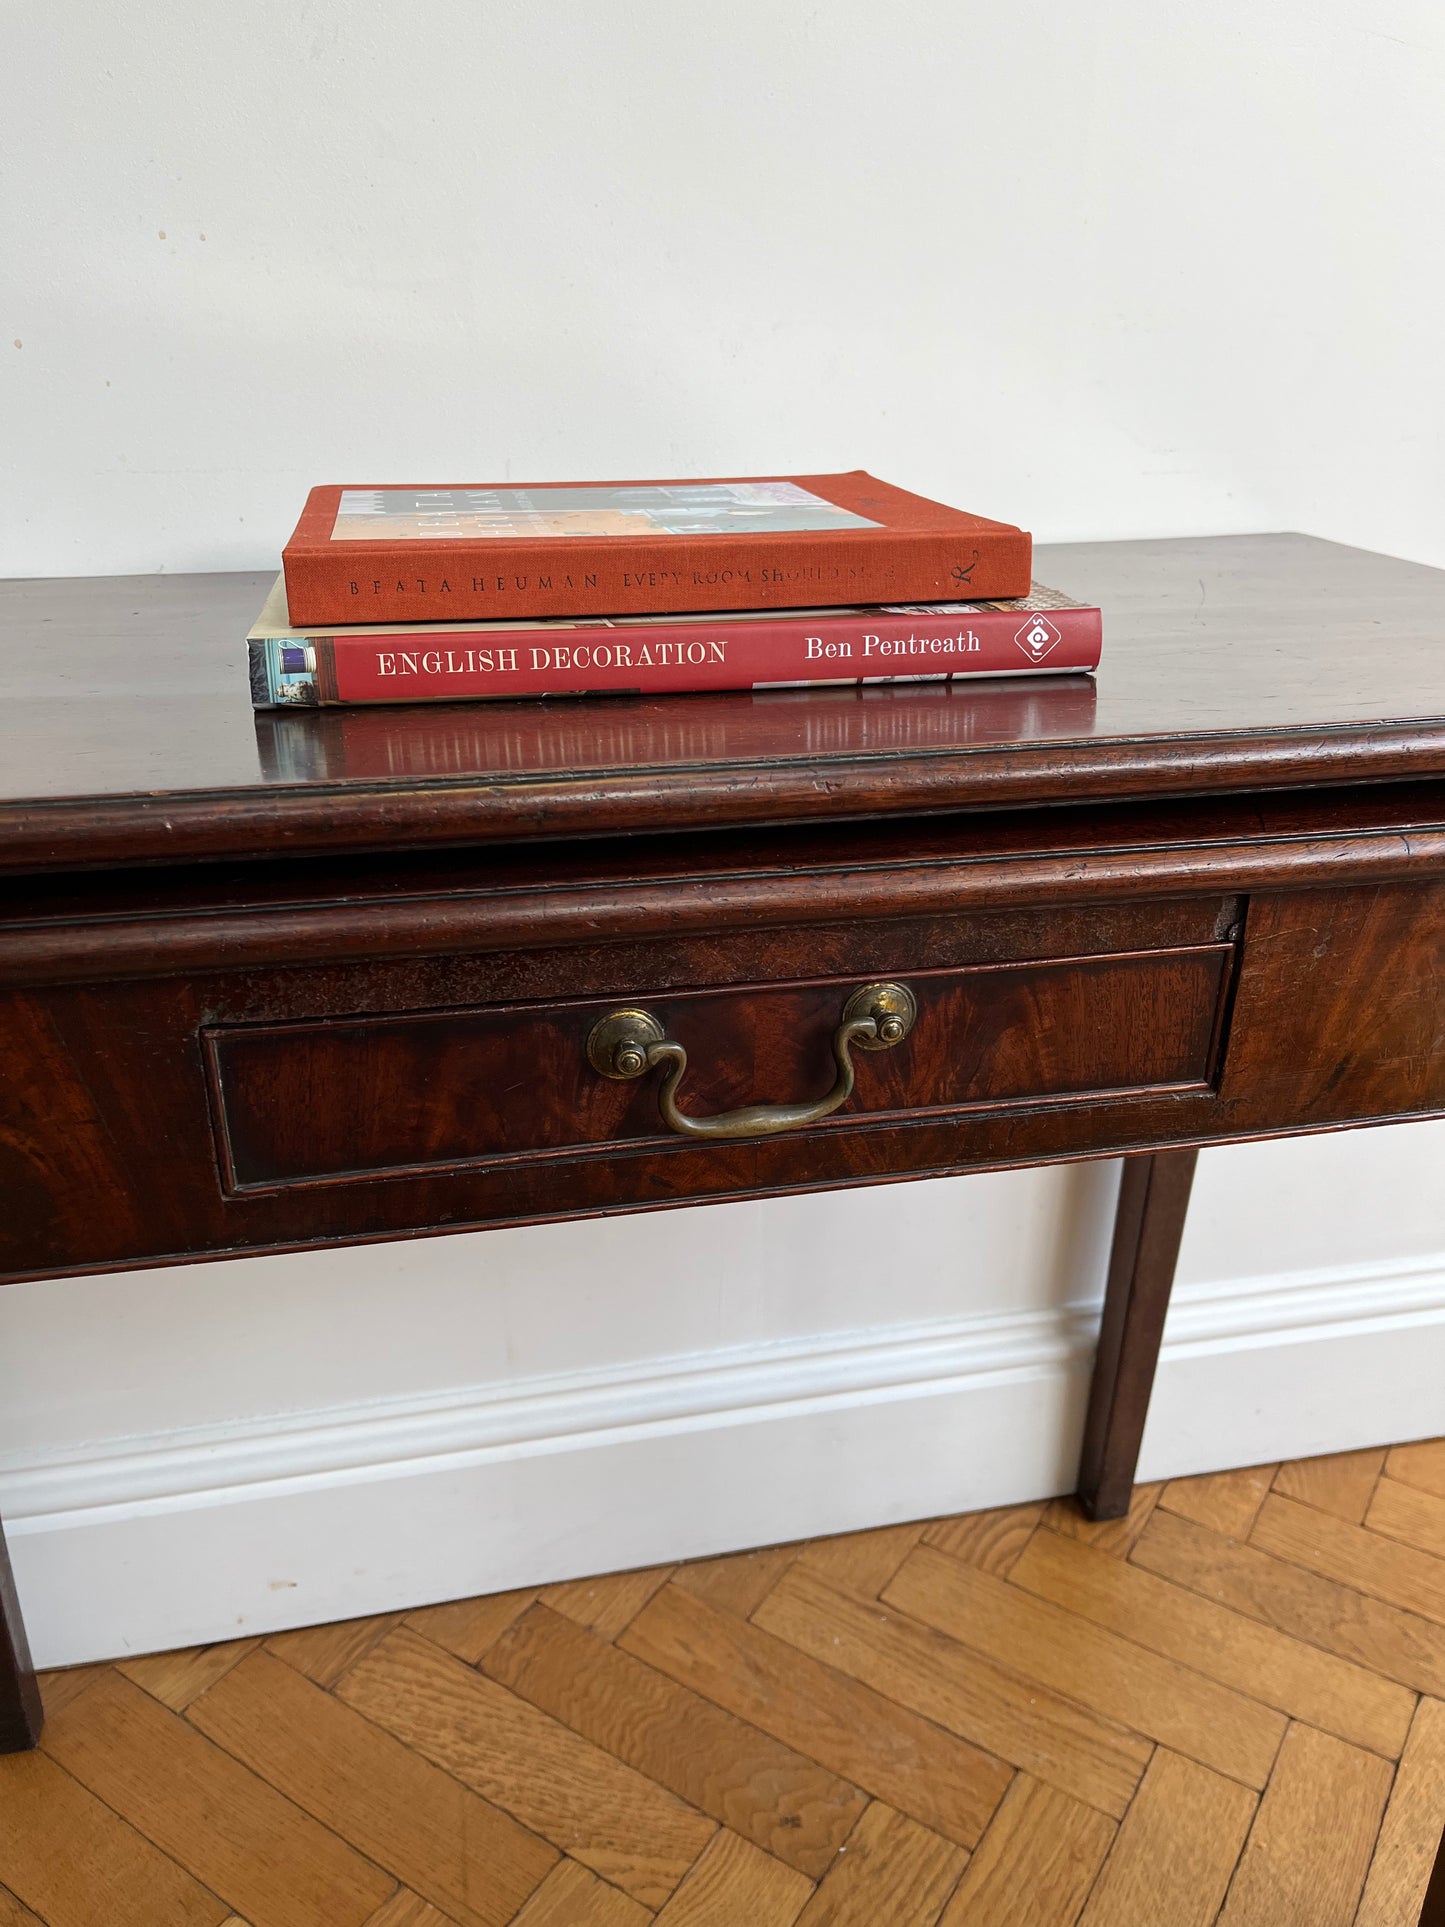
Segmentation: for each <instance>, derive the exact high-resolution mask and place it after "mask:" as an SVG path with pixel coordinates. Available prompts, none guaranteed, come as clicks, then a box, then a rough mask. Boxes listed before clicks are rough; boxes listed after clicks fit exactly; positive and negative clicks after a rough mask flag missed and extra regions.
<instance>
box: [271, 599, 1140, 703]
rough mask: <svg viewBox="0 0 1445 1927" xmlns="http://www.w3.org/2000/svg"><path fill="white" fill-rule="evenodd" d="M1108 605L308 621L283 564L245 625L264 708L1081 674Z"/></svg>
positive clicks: (1013, 603) (1061, 602)
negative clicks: (299, 622) (315, 625)
mask: <svg viewBox="0 0 1445 1927" xmlns="http://www.w3.org/2000/svg"><path fill="white" fill-rule="evenodd" d="M1101 630H1102V617H1101V615H1100V612H1099V610H1098V609H1097V608H1091V607H1089V606H1087V605H1085V604H1082V603H1078V602H1075V601H1073V600H1072V599H1071V598H1070V597H1068V596H1065V595H1061V594H1060V593H1059V591H1058V590H1056V589H1048V588H1045V587H1044V585H1043V584H1042V583H1034V584H1033V585H1032V587H1031V588H1030V590H1029V593H1028V594H1027V595H1026V596H1023V597H1019V598H1015V599H1008V600H1002V601H987V602H984V601H979V602H943V603H938V602H935V603H904V604H893V605H885V606H884V607H882V608H867V607H860V608H851V609H838V608H822V609H790V610H786V611H777V610H769V609H752V610H741V611H734V612H731V613H728V614H725V615H716V616H715V615H708V614H703V615H692V616H673V615H661V616H622V617H615V618H611V619H603V618H595V617H594V618H585V617H584V618H581V619H579V620H577V621H572V622H564V621H537V622H515V621H514V622H471V623H457V624H453V623H421V624H415V623H411V624H408V623H393V624H371V625H362V626H357V627H355V628H350V629H346V630H340V629H338V630H334V631H330V632H328V631H325V630H319V629H304V628H298V627H296V626H295V625H294V624H293V623H292V621H291V618H290V614H289V611H288V608H287V598H286V585H285V581H284V579H283V578H281V577H278V578H277V580H276V582H275V584H274V585H273V587H272V589H271V593H270V594H269V596H268V597H267V599H266V603H265V607H264V608H263V609H262V611H261V615H260V617H259V618H258V619H257V621H256V623H255V625H254V626H253V628H252V630H251V632H250V635H249V637H248V639H247V641H248V648H249V652H250V674H251V697H252V701H253V703H254V704H255V706H256V707H257V708H278V707H280V708H295V707H316V706H318V705H319V706H325V705H329V704H335V703H342V704H345V703H425V702H474V701H479V700H483V701H484V700H488V699H496V698H506V697H512V698H520V697H537V696H582V695H601V694H616V695H651V694H659V693H663V692H666V691H702V690H718V689H733V690H738V689H777V688H797V687H806V686H809V685H812V684H846V683H888V682H941V681H949V680H961V679H965V678H975V677H979V676H1047V675H1059V674H1073V675H1077V674H1079V673H1080V672H1083V671H1088V670H1092V669H1093V668H1095V667H1096V666H1097V664H1098V661H1099V652H1100V644H1101Z"/></svg>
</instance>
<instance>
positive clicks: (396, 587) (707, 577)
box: [282, 528, 1033, 628]
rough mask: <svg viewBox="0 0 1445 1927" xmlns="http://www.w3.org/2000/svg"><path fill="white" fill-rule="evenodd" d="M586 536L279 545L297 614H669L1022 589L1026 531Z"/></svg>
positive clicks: (323, 619)
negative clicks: (641, 538)
mask: <svg viewBox="0 0 1445 1927" xmlns="http://www.w3.org/2000/svg"><path fill="white" fill-rule="evenodd" d="M609 540H611V542H612V544H613V545H612V546H611V547H609V546H607V542H606V541H603V542H598V543H582V542H580V541H577V540H572V539H569V540H568V541H567V542H566V543H565V545H563V544H560V543H558V542H556V541H552V542H545V543H544V542H535V541H534V542H503V541H500V540H498V541H495V542H490V541H489V542H488V543H487V544H486V545H485V550H484V552H482V553H479V552H478V546H477V545H476V544H475V543H472V544H468V545H466V547H465V549H463V550H461V551H460V552H459V546H458V545H453V546H452V547H451V548H450V549H447V548H443V547H440V546H438V545H437V544H435V543H405V544H397V543H394V542H393V543H384V544H377V545H376V546H372V545H371V544H369V543H361V542H346V543H338V544H335V545H333V546H334V547H335V548H337V549H338V550H342V551H344V553H340V554H332V553H331V552H330V550H327V551H326V552H317V551H315V550H304V549H303V550H299V551H296V550H292V549H290V548H288V549H287V550H285V551H284V552H283V555H282V562H283V565H284V568H285V573H286V595H287V601H288V603H289V606H290V610H291V620H292V621H293V622H294V623H296V624H298V625H299V626H301V627H303V628H311V627H320V626H322V625H330V624H333V623H361V622H366V623H382V622H445V621H447V620H448V619H450V620H453V621H505V620H506V619H507V618H508V617H512V618H516V619H517V620H521V621H529V622H531V621H538V620H545V619H546V618H549V617H556V616H561V617H570V616H621V615H672V614H681V613H684V612H695V611H699V610H701V611H709V610H714V609H717V610H724V609H772V608H779V609H783V608H800V607H804V606H807V605H811V604H816V603H832V604H840V605H841V604H845V603H883V602H945V601H949V600H953V601H957V600H959V599H960V598H961V597H964V596H968V597H970V598H972V597H978V598H979V599H980V600H982V601H997V600H1002V599H1006V598H1009V597H1013V596H1023V595H1027V594H1028V589H1029V580H1030V572H1031V563H1032V548H1033V545H1032V541H1031V538H1030V537H1029V536H1028V535H1027V534H1025V533H1024V532H1023V531H1022V530H1019V529H1005V528H1000V529H997V530H994V529H975V530H970V531H968V532H967V533H964V534H943V533H939V532H938V531H927V532H924V531H918V532H914V531H910V530H901V529H880V530H879V531H878V533H877V534H876V535H872V534H866V533H865V534H860V533H856V532H850V533H849V534H848V535H847V536H846V537H842V538H840V537H837V536H835V537H833V538H832V539H831V540H830V539H829V538H828V537H826V536H820V535H818V534H817V533H811V534H810V533H800V534H797V535H767V536H758V537H754V538H750V539H749V540H747V541H746V543H743V544H742V545H741V547H739V546H729V541H731V543H733V544H739V543H740V541H741V538H739V537H736V536H734V537H731V538H725V539H723V540H721V541H715V540H710V539H709V538H706V537H702V536H672V537H668V538H661V539H659V540H658V541H655V542H650V543H647V542H644V543H639V542H635V541H629V542H627V543H626V544H625V546H624V545H623V544H621V543H619V542H618V541H617V539H616V538H609Z"/></svg>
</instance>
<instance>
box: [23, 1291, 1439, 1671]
mask: <svg viewBox="0 0 1445 1927" xmlns="http://www.w3.org/2000/svg"><path fill="white" fill-rule="evenodd" d="M1097 1315H1098V1314H1097V1308H1096V1307H1093V1306H1075V1307H1067V1308H1064V1309H1062V1310H1043V1311H1040V1310H1030V1311H1026V1312H1015V1313H1004V1314H998V1313H994V1314H988V1315H977V1314H975V1315H971V1316H967V1317H961V1318H957V1319H954V1320H949V1321H933V1322H930V1323H928V1324H912V1325H907V1326H901V1327H899V1326H895V1327H891V1328H885V1329H883V1330H882V1331H879V1330H876V1329H875V1330H870V1331H868V1332H865V1333H862V1334H840V1335H835V1336H833V1337H831V1338H826V1339H819V1338H817V1337H813V1338H809V1339H807V1340H801V1341H790V1342H787V1343H782V1344H771V1345H761V1344H760V1345H753V1346H748V1347H739V1348H735V1349H731V1350H722V1351H711V1352H709V1353H707V1354H706V1355H698V1356H688V1357H680V1358H673V1359H667V1360H663V1361H660V1362H659V1361H652V1362H650V1363H649V1364H648V1365H647V1366H646V1367H645V1368H642V1369H638V1368H630V1367H629V1368H616V1367H613V1368H610V1369H609V1370H606V1371H599V1372H595V1373H573V1374H569V1375H568V1376H566V1377H557V1378H550V1379H531V1380H524V1381H522V1382H520V1383H518V1382H516V1381H513V1382H509V1383H507V1384H505V1385H498V1384H482V1385H477V1386H475V1387H471V1388H469V1389H467V1390H466V1391H465V1392H461V1393H452V1394H449V1395H447V1396H446V1397H445V1398H444V1399H438V1398H435V1397H433V1398H428V1399H409V1400H406V1401H379V1400H374V1399H373V1400H369V1401H367V1402H365V1403H362V1404H357V1405H354V1406H350V1407H346V1408H341V1409H329V1410H326V1411H321V1412H314V1413H310V1414H305V1415H303V1416H302V1417H300V1418H297V1419H291V1420H288V1421H286V1422H285V1423H284V1424H280V1425H278V1424H276V1423H275V1422H269V1421H268V1422H259V1423H256V1422H252V1423H233V1424H230V1425H227V1426H218V1427H214V1428H207V1429H204V1430H192V1431H188V1432H181V1433H177V1432H174V1431H172V1432H168V1433H166V1434H165V1435H163V1436H158V1437H156V1438H154V1439H139V1440H137V1439H131V1440H128V1441H126V1442H125V1445H124V1448H123V1449H122V1448H120V1447H118V1446H115V1445H107V1447H106V1448H104V1450H102V1451H100V1452H98V1453H97V1454H95V1455H92V1456H86V1455H84V1454H83V1453H78V1452H75V1451H71V1452H67V1453H63V1454H62V1453H54V1454H52V1455H50V1456H46V1455H44V1454H40V1455H36V1456H34V1457H32V1458H30V1459H26V1458H24V1457H23V1456H20V1455H15V1456H12V1457H11V1459H10V1462H9V1464H8V1466H7V1468H6V1469H5V1471H4V1473H3V1475H0V1510H3V1513H4V1516H5V1519H6V1523H7V1530H8V1533H9V1536H10V1543H11V1551H12V1555H13V1558H14V1563H15V1569H16V1577H17V1582H18V1585H19V1589H20V1593H21V1598H22V1601H23V1604H24V1607H25V1611H26V1616H27V1621H28V1624H29V1627H30V1633H31V1639H32V1644H33V1646H34V1649H35V1657H36V1661H37V1664H38V1665H40V1666H42V1667H45V1666H59V1665H69V1664H75V1663H78V1662H82V1661H86V1660H92V1659H99V1658H109V1657H116V1656H119V1655H121V1654H124V1653H126V1652H137V1651H151V1650H159V1649H161V1648H165V1647H171V1646H182V1645H191V1644H199V1643H202V1642H208V1641H213V1640H219V1639H226V1638H235V1637H239V1636H241V1635H243V1634H247V1633H261V1632H268V1631H275V1630H278V1629H280V1628H284V1627H288V1626H295V1625H306V1624H310V1623H313V1622H316V1621H322V1620H326V1619H335V1618H339V1617H349V1616H352V1615H356V1614H362V1613H372V1612H381V1611H385V1610H388V1609H391V1608H395V1607H399V1606H404V1605H418V1604H422V1603H425V1602H428V1601H434V1600H441V1599H449V1598H457V1597H462V1596H465V1595H468V1594H471V1593H477V1592H489V1591H495V1590H500V1589H504V1588H509V1587H514V1586H521V1585H530V1584H535V1583H539V1582H543V1581H548V1580H555V1579H562V1578H570V1577H575V1576H577V1575H579V1574H584V1573H592V1572H599V1571H606V1570H612V1569H618V1568H622V1567H626V1566H639V1565H649V1564H653V1563H657V1562H660V1561H663V1560H672V1559H677V1558H682V1557H689V1556H697V1555H700V1554H706V1553H717V1552H725V1551H730V1550H734V1549H736V1548H738V1547H743V1546H755V1545H766V1544H769V1543H773V1542H776V1541H779V1540H786V1539H790V1538H796V1537H800V1536H804V1535H810V1534H818V1533H823V1532H843V1531H848V1530H851V1529H854V1528H857V1527H862V1526H870V1525H881V1524H885V1523H889V1522H892V1521H896V1520H901V1519H909V1518H922V1517H927V1516H930V1515H933V1514H937V1513H943V1512H953V1511H959V1510H964V1509H968V1508H973V1507H978V1506H989V1505H1002V1504H1007V1503H1011V1502H1014V1501H1019V1500H1024V1499H1030V1498H1039V1497H1043V1496H1046V1495H1049V1494H1053V1493H1060V1492H1066V1491H1068V1490H1070V1489H1071V1487H1072V1485H1073V1480H1074V1471H1075V1464H1076V1458H1077V1451H1078V1438H1079V1431H1080V1426H1081V1423H1082V1415H1083V1403H1084V1397H1085V1393H1086V1390H1087V1386H1088V1377H1089V1368H1090V1364H1091V1359H1092V1347H1093V1335H1094V1330H1095V1327H1096V1324H1097ZM1442 1385H1445V1262H1442V1261H1441V1260H1440V1259H1438V1258H1437V1259H1434V1260H1432V1261H1430V1262H1429V1263H1424V1264H1422V1263H1419V1262H1407V1263H1399V1264H1392V1265H1388V1266H1383V1267H1382V1266H1374V1267H1362V1266H1354V1267H1342V1268H1339V1269H1335V1270H1331V1271H1319V1270H1316V1271H1312V1272H1292V1273H1287V1274H1283V1275H1280V1276H1274V1277H1266V1278H1259V1277H1256V1278H1248V1279H1242V1280H1234V1281H1231V1282H1230V1283H1228V1284H1227V1285H1223V1286H1221V1285H1219V1284H1217V1283H1216V1284H1212V1285H1209V1286H1187V1285H1186V1286H1181V1287H1180V1288H1179V1289H1178V1290H1177V1292H1176V1295H1175V1304H1174V1307H1173V1310H1172V1312H1171V1316H1170V1322H1169V1327H1168V1331H1167V1334H1166V1340H1165V1347H1164V1354H1163V1357H1162V1360H1161V1364H1160V1371H1159V1378H1158V1382H1157V1386H1156V1392H1155V1399H1154V1405H1153V1408H1152V1413H1151V1417H1150V1422H1149V1429H1148V1433H1147V1436H1146V1438H1145V1444H1144V1454H1143V1461H1142V1464H1141V1467H1140V1471H1141V1476H1143V1477H1145V1478H1158V1477H1163V1476H1169V1475H1174V1474H1181V1473H1188V1472H1193V1471H1199V1470H1204V1469H1213V1468H1218V1467H1221V1466H1224V1465H1248V1464H1253V1463H1258V1462H1262V1461H1268V1460H1271V1459H1274V1458H1276V1457H1279V1456H1285V1455H1288V1456H1297V1455H1301V1454H1304V1453H1308V1452H1311V1451H1335V1450H1341V1449H1345V1448H1347V1447H1350V1446H1355V1445H1368V1444H1373V1443H1376V1442H1379V1441H1383V1440H1391V1439H1404V1438H1411V1437H1425V1436H1429V1435H1431V1434H1433V1433H1436V1432H1439V1431H1441V1430H1442V1429H1445V1394H1442V1392H1441V1387H1442Z"/></svg>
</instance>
